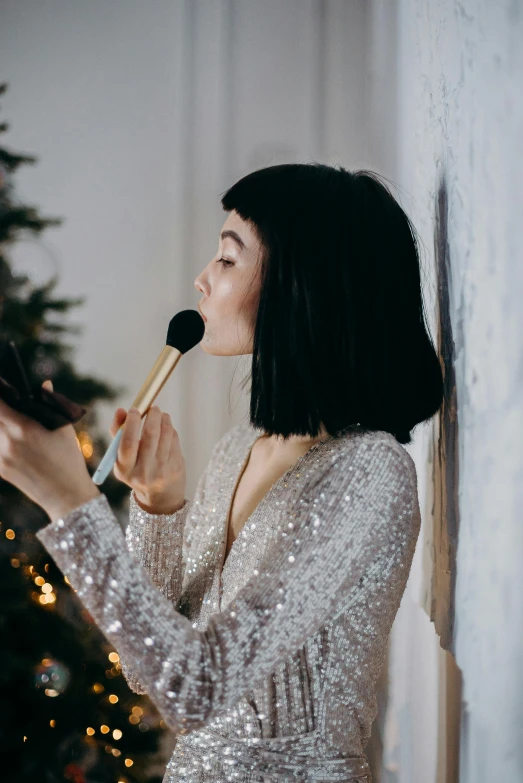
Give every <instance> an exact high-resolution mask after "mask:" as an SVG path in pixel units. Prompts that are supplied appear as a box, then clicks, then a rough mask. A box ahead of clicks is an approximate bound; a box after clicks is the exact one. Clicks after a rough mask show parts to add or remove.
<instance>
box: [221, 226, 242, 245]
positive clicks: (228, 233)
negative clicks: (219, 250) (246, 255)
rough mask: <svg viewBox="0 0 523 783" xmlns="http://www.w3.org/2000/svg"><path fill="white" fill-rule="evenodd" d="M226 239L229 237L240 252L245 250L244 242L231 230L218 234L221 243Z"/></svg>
mask: <svg viewBox="0 0 523 783" xmlns="http://www.w3.org/2000/svg"><path fill="white" fill-rule="evenodd" d="M227 237H230V238H231V239H234V241H235V242H236V243H237V244H238V246H239V248H240V250H245V242H244V241H243V239H242V238H241V236H240V235H239V234H237V233H236V231H232V229H230V228H229V229H226V230H225V231H222V233H221V234H220V238H221V239H222V241H223V240H224V239H227Z"/></svg>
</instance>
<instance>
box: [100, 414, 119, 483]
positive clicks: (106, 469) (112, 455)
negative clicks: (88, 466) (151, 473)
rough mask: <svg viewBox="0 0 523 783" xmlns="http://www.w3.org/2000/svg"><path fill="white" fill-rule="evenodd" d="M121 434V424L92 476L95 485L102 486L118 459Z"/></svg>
mask: <svg viewBox="0 0 523 783" xmlns="http://www.w3.org/2000/svg"><path fill="white" fill-rule="evenodd" d="M122 432H123V424H122V426H121V427H120V429H119V430H118V432H117V433H116V435H115V436H114V438H113V440H112V443H111V445H110V446H109V448H108V449H107V451H106V452H105V454H104V457H103V459H102V461H101V462H100V464H99V465H98V467H97V468H96V471H95V473H94V475H93V482H94V483H95V484H103V482H104V481H105V479H106V478H107V476H108V475H109V473H110V472H111V470H112V469H113V465H114V463H115V462H116V460H117V458H118V446H119V445H120V440H121V439H122Z"/></svg>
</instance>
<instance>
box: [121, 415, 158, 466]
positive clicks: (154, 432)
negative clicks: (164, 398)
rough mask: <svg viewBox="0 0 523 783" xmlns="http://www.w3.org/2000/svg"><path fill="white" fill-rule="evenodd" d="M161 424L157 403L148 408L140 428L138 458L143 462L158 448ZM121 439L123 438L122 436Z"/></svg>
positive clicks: (150, 457) (152, 455)
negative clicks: (141, 428)
mask: <svg viewBox="0 0 523 783" xmlns="http://www.w3.org/2000/svg"><path fill="white" fill-rule="evenodd" d="M161 425H162V412H161V410H160V408H159V407H158V406H157V405H153V406H152V407H151V408H149V411H148V412H147V414H146V419H145V424H144V427H143V430H142V438H141V442H140V454H139V459H140V460H141V461H143V462H148V461H149V460H152V459H153V458H154V457H155V455H156V452H157V450H158V442H159V440H160V433H161ZM122 440H123V438H122Z"/></svg>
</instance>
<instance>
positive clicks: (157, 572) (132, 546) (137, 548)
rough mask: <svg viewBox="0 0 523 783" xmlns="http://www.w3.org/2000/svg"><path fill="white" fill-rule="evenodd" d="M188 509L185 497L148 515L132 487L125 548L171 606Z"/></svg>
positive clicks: (128, 673)
mask: <svg viewBox="0 0 523 783" xmlns="http://www.w3.org/2000/svg"><path fill="white" fill-rule="evenodd" d="M204 475H205V474H204ZM202 483H203V482H202V481H200V482H199V487H198V489H197V493H196V495H197V496H201V494H202V491H203V488H202ZM191 508H193V504H192V503H191V502H190V501H189V500H188V499H187V498H185V501H184V505H183V506H182V508H180V509H178V511H175V512H174V513H173V514H150V513H148V512H147V511H144V510H143V509H142V508H141V506H140V505H139V504H138V502H137V500H136V497H135V495H134V489H133V490H132V491H131V495H130V497H129V524H128V525H127V527H126V529H125V541H126V544H127V549H128V551H129V552H130V553H131V554H132V555H133V556H134V557H135V558H136V560H137V561H138V563H140V564H141V565H142V566H143V567H144V568H145V569H146V570H147V572H148V574H149V576H150V577H151V580H152V582H153V584H154V585H155V586H156V587H157V588H158V590H160V591H161V593H162V594H163V595H164V596H165V597H166V598H167V599H169V601H171V602H172V603H173V605H176V603H177V602H178V600H179V597H180V593H181V586H182V580H183V570H184V564H183V561H182V544H183V535H184V529H185V525H186V521H187V519H188V515H189V513H190V511H191ZM120 665H121V667H122V674H123V675H124V677H125V679H126V681H127V684H128V685H129V687H130V689H131V690H132V691H134V693H140V694H144V693H147V690H146V689H145V688H144V686H143V685H142V684H141V683H140V682H139V681H138V679H137V676H136V674H135V672H134V671H133V670H132V668H131V667H130V666H129V665H128V663H127V661H126V660H125V659H124V658H122V657H120Z"/></svg>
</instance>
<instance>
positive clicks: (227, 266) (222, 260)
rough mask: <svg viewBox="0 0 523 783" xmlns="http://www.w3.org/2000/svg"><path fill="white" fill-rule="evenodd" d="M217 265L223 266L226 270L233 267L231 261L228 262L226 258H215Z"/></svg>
mask: <svg viewBox="0 0 523 783" xmlns="http://www.w3.org/2000/svg"><path fill="white" fill-rule="evenodd" d="M216 263H217V264H223V266H224V267H225V268H226V269H228V268H229V267H231V266H234V264H233V262H232V261H229V260H228V259H227V258H217V259H216Z"/></svg>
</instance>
